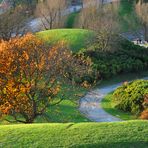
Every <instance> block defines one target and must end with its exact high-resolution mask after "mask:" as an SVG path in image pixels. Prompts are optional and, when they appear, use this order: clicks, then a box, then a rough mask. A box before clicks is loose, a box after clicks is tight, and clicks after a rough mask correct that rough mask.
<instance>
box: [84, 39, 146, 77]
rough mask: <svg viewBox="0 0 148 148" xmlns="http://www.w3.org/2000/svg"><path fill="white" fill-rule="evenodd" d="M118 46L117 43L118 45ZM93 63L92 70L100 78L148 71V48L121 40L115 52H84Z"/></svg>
mask: <svg viewBox="0 0 148 148" xmlns="http://www.w3.org/2000/svg"><path fill="white" fill-rule="evenodd" d="M118 44H119V43H118ZM84 55H85V56H89V57H90V58H91V60H92V62H93V68H94V70H96V71H98V73H99V74H100V76H101V78H110V77H112V76H115V75H117V74H120V73H129V72H140V71H143V70H146V69H148V48H144V47H140V46H137V45H134V44H133V43H131V42H129V41H126V40H123V41H121V42H120V48H119V49H118V50H115V51H112V52H111V51H99V50H95V49H91V50H85V51H84Z"/></svg>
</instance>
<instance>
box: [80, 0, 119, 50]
mask: <svg viewBox="0 0 148 148" xmlns="http://www.w3.org/2000/svg"><path fill="white" fill-rule="evenodd" d="M84 1H85V7H84V8H83V9H82V11H81V12H80V16H79V26H80V27H81V28H84V29H90V30H94V31H95V32H96V34H97V38H96V39H97V45H98V46H99V49H101V50H110V46H109V45H111V44H112V43H113V42H114V41H113V40H114V39H115V35H117V33H118V31H119V26H118V16H117V9H118V3H115V4H108V5H103V4H102V2H101V3H100V2H98V1H97V0H93V2H92V3H91V4H90V3H89V0H84Z"/></svg>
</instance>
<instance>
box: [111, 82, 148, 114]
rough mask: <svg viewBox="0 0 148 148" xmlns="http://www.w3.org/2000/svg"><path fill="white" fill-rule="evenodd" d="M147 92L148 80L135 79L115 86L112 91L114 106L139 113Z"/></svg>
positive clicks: (142, 107)
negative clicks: (117, 86)
mask: <svg viewBox="0 0 148 148" xmlns="http://www.w3.org/2000/svg"><path fill="white" fill-rule="evenodd" d="M147 94H148V80H136V81H133V82H130V83H126V84H123V85H122V86H121V87H119V88H117V89H116V90H115V92H114V93H113V101H114V102H115V107H116V108H118V109H120V110H123V111H127V112H131V113H133V114H136V115H139V114H140V113H141V112H142V111H143V110H144V109H145V106H144V101H145V96H146V95H147Z"/></svg>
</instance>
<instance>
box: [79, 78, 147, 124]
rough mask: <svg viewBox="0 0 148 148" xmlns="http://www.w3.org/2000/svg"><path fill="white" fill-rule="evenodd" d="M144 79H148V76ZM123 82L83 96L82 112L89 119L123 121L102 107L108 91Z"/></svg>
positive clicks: (81, 102)
mask: <svg viewBox="0 0 148 148" xmlns="http://www.w3.org/2000/svg"><path fill="white" fill-rule="evenodd" d="M142 79H148V77H145V78H142ZM122 84H123V83H118V84H115V85H110V86H106V87H103V88H98V89H95V90H93V91H90V92H88V93H87V94H86V95H85V96H84V97H83V98H81V99H80V105H79V110H80V112H81V113H82V114H84V115H85V116H86V117H87V118H88V119H90V120H91V121H95V122H116V121H121V119H119V118H117V117H115V116H112V115H110V114H108V113H107V112H105V111H104V110H103V108H102V107H101V101H102V99H103V98H104V97H105V96H106V95H107V94H108V93H110V92H112V91H114V90H115V89H116V88H117V87H119V86H121V85H122Z"/></svg>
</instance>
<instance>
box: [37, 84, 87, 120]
mask: <svg viewBox="0 0 148 148" xmlns="http://www.w3.org/2000/svg"><path fill="white" fill-rule="evenodd" d="M87 91H88V90H87V89H85V88H82V87H79V86H72V85H63V87H62V90H61V92H60V94H59V96H58V97H59V98H63V101H62V102H61V103H60V104H58V105H56V106H52V107H50V108H48V110H47V114H48V118H49V122H61V123H65V122H87V121H89V120H88V119H86V118H85V117H84V116H83V115H81V113H80V112H79V110H78V106H79V99H80V97H82V96H83V95H84V94H85V93H86V92H87ZM36 122H39V123H41V122H47V121H46V120H44V119H43V118H42V117H41V118H38V119H37V120H36Z"/></svg>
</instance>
